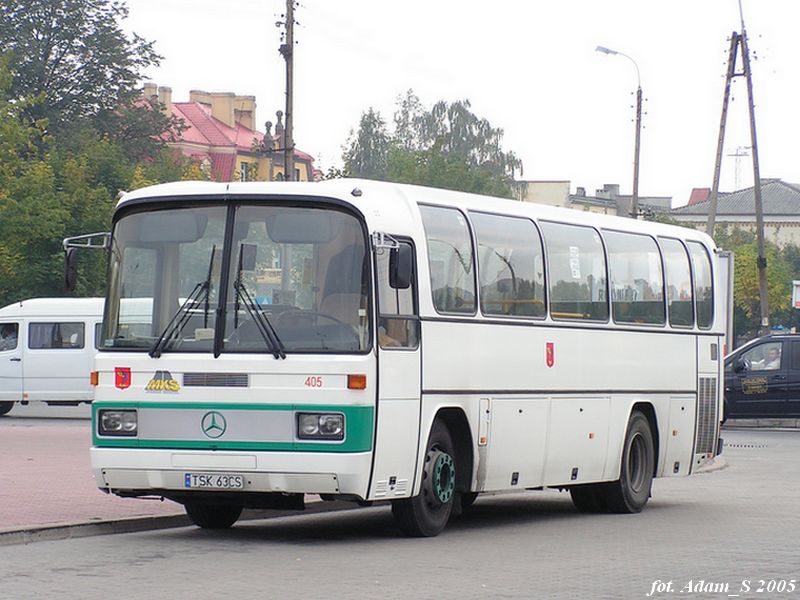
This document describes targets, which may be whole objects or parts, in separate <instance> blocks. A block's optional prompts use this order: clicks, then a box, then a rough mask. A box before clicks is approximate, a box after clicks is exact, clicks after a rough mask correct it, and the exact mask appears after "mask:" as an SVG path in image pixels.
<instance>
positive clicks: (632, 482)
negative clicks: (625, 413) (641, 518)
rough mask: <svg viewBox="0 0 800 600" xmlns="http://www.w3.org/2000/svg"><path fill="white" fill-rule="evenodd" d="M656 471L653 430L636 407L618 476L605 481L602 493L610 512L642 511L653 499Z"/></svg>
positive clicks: (629, 423)
mask: <svg viewBox="0 0 800 600" xmlns="http://www.w3.org/2000/svg"><path fill="white" fill-rule="evenodd" d="M654 470H655V444H654V443H653V432H652V431H651V430H650V422H649V421H648V420H647V417H645V416H644V414H642V413H641V412H640V411H638V410H636V411H634V412H633V413H632V414H631V418H630V421H628V432H627V433H626V434H625V445H624V447H623V449H622V464H621V466H620V475H619V479H618V480H617V481H614V482H612V483H608V484H605V486H604V488H603V493H602V494H601V498H602V500H603V502H604V504H605V506H606V507H607V509H608V510H609V512H613V513H638V512H640V511H641V510H642V509H643V508H644V505H645V504H647V500H648V499H649V498H650V491H651V489H652V486H653V472H654Z"/></svg>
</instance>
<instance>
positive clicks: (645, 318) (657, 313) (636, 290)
mask: <svg viewBox="0 0 800 600" xmlns="http://www.w3.org/2000/svg"><path fill="white" fill-rule="evenodd" d="M603 237H604V238H605V240H606V247H607V248H608V276H609V278H610V279H611V310H612V312H613V314H614V321H616V322H617V323H645V324H649V325H663V324H664V322H665V321H666V317H665V315H664V277H663V274H662V272H661V254H660V253H659V251H658V246H656V242H655V240H654V239H653V238H651V237H648V236H646V235H636V234H632V233H620V232H617V231H603Z"/></svg>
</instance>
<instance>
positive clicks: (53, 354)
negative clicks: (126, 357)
mask: <svg viewBox="0 0 800 600" xmlns="http://www.w3.org/2000/svg"><path fill="white" fill-rule="evenodd" d="M103 302H104V300H103V298H35V299H32V300H22V301H20V302H15V303H14V304H10V305H8V306H6V307H4V308H0V415H4V414H6V413H7V412H8V411H10V410H11V409H12V408H13V406H14V402H21V403H22V404H27V403H28V402H46V403H48V404H78V403H81V402H91V401H92V394H93V391H92V387H91V385H90V383H89V374H90V372H91V370H92V361H93V359H94V355H95V352H96V351H97V345H98V342H99V340H100V327H101V323H102V321H103Z"/></svg>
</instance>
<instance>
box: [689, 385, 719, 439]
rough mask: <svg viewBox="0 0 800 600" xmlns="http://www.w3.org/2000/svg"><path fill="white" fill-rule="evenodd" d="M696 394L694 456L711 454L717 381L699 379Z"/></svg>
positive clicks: (713, 437)
mask: <svg viewBox="0 0 800 600" xmlns="http://www.w3.org/2000/svg"><path fill="white" fill-rule="evenodd" d="M698 383H699V385H698V394H697V438H696V440H695V447H694V452H695V454H713V453H714V448H715V447H716V442H717V440H716V436H717V422H718V421H719V418H718V416H717V380H716V378H715V377H700V380H699V382H698Z"/></svg>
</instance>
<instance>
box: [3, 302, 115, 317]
mask: <svg viewBox="0 0 800 600" xmlns="http://www.w3.org/2000/svg"><path fill="white" fill-rule="evenodd" d="M103 302H105V300H104V299H103V298H30V299H28V300H20V301H19V302H15V303H13V304H9V305H8V306H5V307H3V308H0V318H14V317H50V316H52V317H85V316H98V317H99V316H102V314H103Z"/></svg>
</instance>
